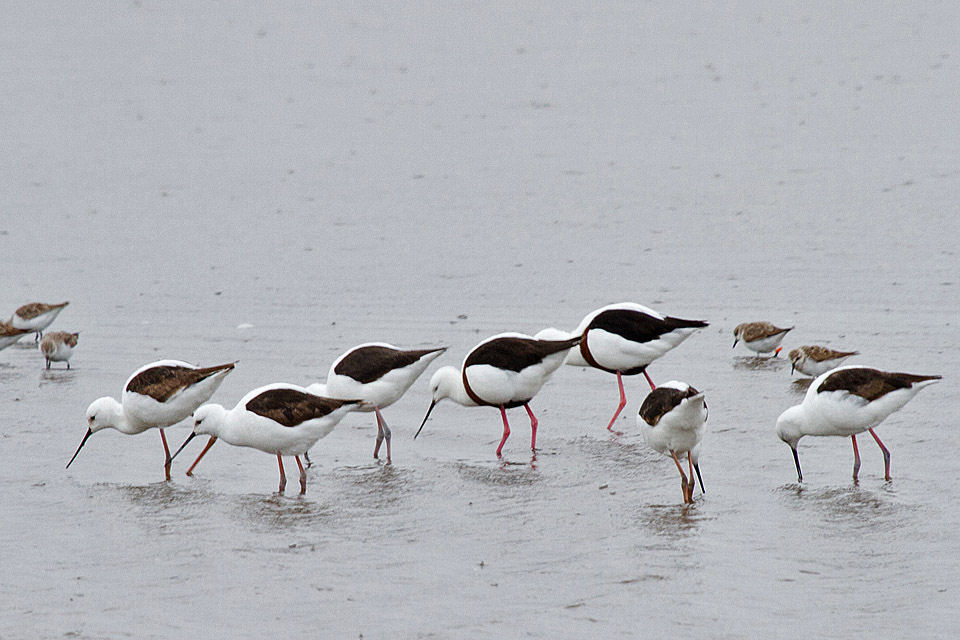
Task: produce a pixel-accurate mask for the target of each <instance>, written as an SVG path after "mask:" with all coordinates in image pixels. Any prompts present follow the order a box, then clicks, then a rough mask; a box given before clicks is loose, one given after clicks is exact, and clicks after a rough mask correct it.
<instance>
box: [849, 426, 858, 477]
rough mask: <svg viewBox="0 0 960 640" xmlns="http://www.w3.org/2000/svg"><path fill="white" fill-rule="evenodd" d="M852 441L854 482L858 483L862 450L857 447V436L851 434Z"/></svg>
mask: <svg viewBox="0 0 960 640" xmlns="http://www.w3.org/2000/svg"><path fill="white" fill-rule="evenodd" d="M850 441H851V442H853V483H854V484H856V483H857V482H858V480H857V477H858V476H859V475H860V450H859V449H858V448H857V436H855V435H854V436H850Z"/></svg>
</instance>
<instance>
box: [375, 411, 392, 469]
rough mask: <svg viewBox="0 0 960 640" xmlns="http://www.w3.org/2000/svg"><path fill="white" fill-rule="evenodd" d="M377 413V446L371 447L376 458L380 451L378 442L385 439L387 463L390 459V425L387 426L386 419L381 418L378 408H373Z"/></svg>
mask: <svg viewBox="0 0 960 640" xmlns="http://www.w3.org/2000/svg"><path fill="white" fill-rule="evenodd" d="M374 411H375V412H376V414H377V446H375V447H374V448H373V457H374V458H378V457H379V453H380V444H381V443H382V442H383V441H384V440H386V441H387V464H390V463H391V460H390V427H388V426H387V421H386V420H384V419H383V416H382V415H381V414H380V408H379V407H377V408H375V409H374Z"/></svg>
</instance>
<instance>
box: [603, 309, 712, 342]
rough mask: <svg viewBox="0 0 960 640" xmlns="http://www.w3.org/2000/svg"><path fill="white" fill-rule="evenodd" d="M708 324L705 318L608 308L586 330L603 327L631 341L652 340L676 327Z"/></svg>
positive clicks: (685, 327)
mask: <svg viewBox="0 0 960 640" xmlns="http://www.w3.org/2000/svg"><path fill="white" fill-rule="evenodd" d="M706 326H708V325H707V323H706V322H704V321H703V320H684V319H683V318H672V317H670V316H667V317H666V318H663V319H662V320H661V319H660V318H657V317H656V316H651V315H649V314H646V313H643V312H641V311H635V310H632V309H608V310H607V311H603V312H601V313H598V314H597V315H596V317H595V318H594V319H593V320H591V321H590V324H589V325H587V329H586V331H590V330H591V329H603V330H604V331H607V332H609V333H614V334H616V335H618V336H620V337H621V338H623V339H624V340H629V341H631V342H639V343H644V342H650V341H651V340H656V339H657V338H659V337H660V336H662V335H664V334H666V333H670V332H671V331H674V330H675V329H701V328H703V327H706Z"/></svg>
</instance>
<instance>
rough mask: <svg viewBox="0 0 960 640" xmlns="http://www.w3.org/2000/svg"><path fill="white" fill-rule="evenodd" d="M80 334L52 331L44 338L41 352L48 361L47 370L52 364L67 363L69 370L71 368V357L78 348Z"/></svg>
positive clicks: (41, 342)
mask: <svg viewBox="0 0 960 640" xmlns="http://www.w3.org/2000/svg"><path fill="white" fill-rule="evenodd" d="M79 338H80V334H79V333H67V332H66V331H51V332H50V333H48V334H47V335H45V336H43V339H42V340H41V341H40V352H41V353H43V357H44V359H45V360H46V361H47V369H49V368H50V363H51V362H66V363H67V369H69V368H70V356H72V355H73V350H74V348H76V346H77V340H78V339H79Z"/></svg>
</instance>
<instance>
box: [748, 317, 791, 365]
mask: <svg viewBox="0 0 960 640" xmlns="http://www.w3.org/2000/svg"><path fill="white" fill-rule="evenodd" d="M792 329H793V327H787V328H786V329H781V328H780V327H777V326H774V325H772V324H770V323H769V322H744V323H742V324H738V325H737V326H736V327H735V328H734V329H733V346H734V347H736V346H737V343H738V342H740V341H741V340H743V344H744V345H745V346H746V347H747V349H750V350H751V351H755V352H757V353H758V354H763V353H770V352H771V351H773V355H774V357H776V355H777V354H779V353H780V350H781V349H782V347H781V346H780V343H781V342H783V338H784V336H786V335H787V332H788V331H791V330H792Z"/></svg>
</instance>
